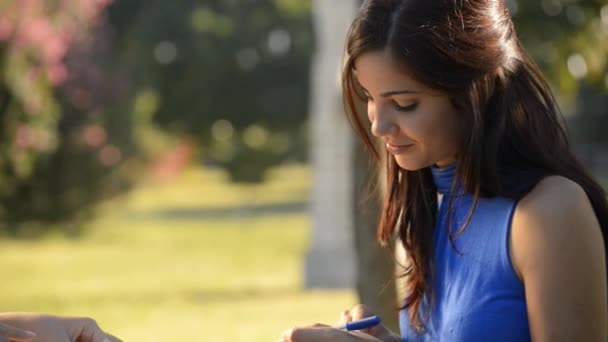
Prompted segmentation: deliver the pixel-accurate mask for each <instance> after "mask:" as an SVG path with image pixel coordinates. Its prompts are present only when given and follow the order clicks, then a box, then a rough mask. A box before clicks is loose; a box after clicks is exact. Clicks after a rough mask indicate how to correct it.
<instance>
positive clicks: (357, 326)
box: [278, 316, 380, 342]
mask: <svg viewBox="0 0 608 342" xmlns="http://www.w3.org/2000/svg"><path fill="white" fill-rule="evenodd" d="M378 324H380V317H379V316H371V317H366V318H364V319H360V320H358V321H353V322H348V323H346V324H342V325H338V326H336V327H334V328H336V329H340V330H346V331H353V330H363V329H367V328H371V327H373V326H376V325H378ZM278 342H285V341H283V340H279V341H278Z"/></svg>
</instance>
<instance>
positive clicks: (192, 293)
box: [16, 287, 302, 310]
mask: <svg viewBox="0 0 608 342" xmlns="http://www.w3.org/2000/svg"><path fill="white" fill-rule="evenodd" d="M301 294H302V290H300V289H297V288H294V287H268V288H256V287H250V288H232V289H230V288H225V289H220V288H217V289H181V290H176V291H162V290H158V289H155V290H149V291H139V292H133V291H112V292H110V293H104V294H91V293H79V294H72V295H70V296H69V297H68V298H66V297H64V296H31V295H30V296H29V297H28V301H30V302H31V301H32V300H35V302H36V303H37V305H38V306H39V307H43V308H47V307H48V308H62V307H69V306H71V305H73V304H74V303H75V302H86V303H87V304H88V305H94V306H107V305H115V303H120V305H123V306H124V305H153V306H156V305H164V303H173V302H175V301H176V300H177V301H183V302H187V303H191V304H193V305H199V304H200V305H210V304H228V303H232V302H241V301H246V300H269V301H272V300H277V299H281V298H291V297H294V296H298V295H301ZM16 309H17V310H18V309H22V308H16Z"/></svg>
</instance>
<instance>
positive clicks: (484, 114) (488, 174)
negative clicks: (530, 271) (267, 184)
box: [342, 0, 608, 331]
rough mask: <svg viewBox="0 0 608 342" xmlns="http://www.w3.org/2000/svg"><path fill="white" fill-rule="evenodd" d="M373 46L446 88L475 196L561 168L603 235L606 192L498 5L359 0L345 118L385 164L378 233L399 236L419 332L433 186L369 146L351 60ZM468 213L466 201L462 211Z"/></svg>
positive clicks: (524, 187)
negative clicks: (461, 129)
mask: <svg viewBox="0 0 608 342" xmlns="http://www.w3.org/2000/svg"><path fill="white" fill-rule="evenodd" d="M380 50H382V51H383V50H386V51H389V52H390V53H391V54H392V56H393V57H394V58H395V59H396V60H397V61H399V62H400V63H401V64H402V65H403V67H405V68H406V70H407V71H408V72H409V74H410V75H411V76H412V77H414V78H415V79H416V80H418V81H419V82H421V83H422V84H424V85H426V86H428V87H429V88H431V89H436V90H440V91H443V92H445V93H447V94H449V95H450V98H451V101H452V103H453V105H454V106H455V107H456V108H457V109H458V111H459V112H460V113H461V114H462V120H466V121H465V123H466V125H465V126H466V127H467V129H469V130H470V131H468V132H466V134H465V135H464V136H465V139H464V141H463V143H462V146H460V149H459V151H460V153H459V155H458V167H457V171H456V179H457V180H458V181H459V182H460V183H461V184H462V186H463V188H464V190H466V191H467V192H469V193H472V194H474V198H475V200H474V203H477V200H478V199H479V197H480V196H482V197H492V196H504V197H509V198H514V199H519V198H521V197H522V196H524V195H525V194H527V193H528V192H529V191H530V190H531V189H532V188H533V187H534V186H535V185H536V184H537V183H538V182H539V181H540V180H541V179H542V178H544V177H546V176H550V175H561V176H563V177H566V178H569V179H571V180H572V181H574V182H576V183H578V184H579V185H580V186H581V187H582V188H583V189H584V191H585V192H586V194H587V196H588V197H589V199H590V201H591V204H592V206H593V209H594V211H595V214H596V215H597V218H598V220H599V223H600V226H601V229H602V235H603V237H604V242H606V241H607V236H606V235H607V233H608V203H607V201H606V193H605V191H604V190H603V189H602V188H601V186H599V185H598V183H597V182H595V181H594V180H593V179H592V177H591V176H590V175H589V173H588V172H587V171H586V170H585V169H584V168H583V166H582V165H581V163H580V162H579V161H578V160H577V159H576V157H575V156H574V154H573V153H572V152H571V150H570V146H569V142H568V138H567V133H566V130H565V125H564V122H563V120H562V119H561V118H562V117H561V114H560V112H559V108H558V107H557V104H556V101H555V99H554V97H553V94H552V93H551V90H550V88H549V86H548V85H547V83H546V81H545V80H544V78H543V76H542V75H541V72H540V71H539V68H538V67H537V65H536V64H535V63H534V61H533V60H532V59H531V58H530V56H529V55H528V54H527V52H526V51H525V49H524V48H523V47H522V45H521V43H520V41H519V40H518V38H517V36H516V34H515V30H514V28H513V22H512V20H511V17H510V14H509V12H508V9H507V8H506V7H505V5H504V2H503V1H501V0H368V1H366V2H365V3H364V4H363V6H362V7H361V9H360V11H359V13H358V15H357V17H356V18H355V20H354V22H353V23H352V26H351V28H350V31H349V33H348V37H347V43H346V51H345V64H344V70H343V74H342V86H343V97H344V103H345V107H346V111H347V115H348V118H349V121H350V122H351V124H352V125H353V127H354V128H355V130H356V131H357V132H358V133H359V135H360V136H361V138H362V139H363V141H364V143H365V144H366V145H367V147H368V149H369V150H370V151H371V152H372V156H374V157H375V159H376V160H378V161H382V162H381V163H379V164H381V165H380V166H381V167H383V168H384V167H385V171H386V172H385V173H384V174H385V176H386V179H383V180H380V179H379V180H380V181H385V182H386V184H385V185H386V191H385V193H384V195H383V203H384V204H383V209H382V211H381V215H380V222H379V225H378V230H377V237H378V240H379V241H380V242H381V243H383V244H387V243H391V241H394V238H395V236H398V239H399V241H400V243H402V244H403V246H404V248H405V250H406V251H407V254H408V257H409V258H408V263H407V265H406V266H407V268H406V272H405V276H406V279H407V281H406V284H407V285H406V297H405V299H404V303H403V307H402V308H403V309H407V310H408V312H409V317H410V321H411V322H412V323H413V325H414V326H415V327H416V328H417V329H418V330H419V331H420V330H422V329H423V328H424V321H425V320H426V318H428V314H429V312H428V310H427V312H426V313H425V314H422V312H421V311H422V310H421V308H422V307H421V303H422V301H423V298H424V297H425V295H429V296H430V297H431V299H432V287H431V285H430V284H431V279H432V272H431V270H432V265H431V262H432V260H431V257H430V256H431V248H432V246H431V242H432V236H433V230H434V226H435V216H436V213H437V193H436V187H435V185H434V183H433V179H432V175H431V172H430V169H429V168H428V167H427V168H424V169H421V170H416V171H408V170H403V169H401V168H400V167H399V166H398V165H397V164H396V162H395V160H394V158H393V157H391V156H390V155H388V153H387V152H386V151H383V152H379V151H378V149H377V148H376V147H375V141H374V139H373V138H372V137H371V136H370V133H369V123H368V121H367V119H365V117H366V116H365V115H363V113H360V112H361V111H358V110H357V108H361V101H363V96H362V95H361V92H360V88H359V84H358V81H357V79H356V76H355V73H354V71H355V67H354V63H355V61H356V59H357V58H358V57H359V56H361V54H364V53H366V52H370V51H380ZM384 162H385V163H386V165H384ZM451 203H452V200H451V199H450V205H449V208H451ZM474 210H475V204H474V206H473V209H472V211H471V213H470V214H469V218H470V217H471V215H472V212H473V211H474ZM448 213H449V210H448ZM448 217H449V214H448ZM465 228H466V224H465V225H463V226H462V227H461V229H460V230H459V231H462V230H463V229H465ZM429 310H430V306H429Z"/></svg>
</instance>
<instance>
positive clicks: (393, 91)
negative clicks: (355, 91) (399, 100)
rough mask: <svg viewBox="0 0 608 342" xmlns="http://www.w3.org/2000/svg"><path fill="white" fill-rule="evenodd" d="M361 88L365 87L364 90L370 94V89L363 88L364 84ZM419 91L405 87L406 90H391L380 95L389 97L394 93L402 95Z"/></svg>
mask: <svg viewBox="0 0 608 342" xmlns="http://www.w3.org/2000/svg"><path fill="white" fill-rule="evenodd" d="M361 88H362V89H363V91H364V92H366V93H368V94H369V91H367V89H365V88H363V86H361ZM418 93H419V92H418V91H415V90H409V89H404V90H391V91H387V92H384V93H382V94H380V96H382V97H389V96H393V95H401V94H418Z"/></svg>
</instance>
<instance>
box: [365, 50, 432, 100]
mask: <svg viewBox="0 0 608 342" xmlns="http://www.w3.org/2000/svg"><path fill="white" fill-rule="evenodd" d="M354 64H355V70H354V74H355V76H356V78H357V79H358V80H359V83H361V85H362V86H363V87H365V88H366V89H367V90H369V91H372V89H374V90H373V91H383V90H392V88H395V87H399V88H403V87H407V88H412V89H416V90H419V91H420V90H422V89H423V88H425V87H424V86H423V85H422V84H421V83H419V82H418V81H416V80H415V79H414V77H412V76H411V75H410V73H408V71H407V68H406V67H405V66H404V65H402V64H401V63H399V62H398V61H397V60H396V59H395V58H394V57H393V56H392V54H391V53H390V52H388V51H386V50H383V51H370V52H365V53H363V54H362V55H361V56H359V57H357V59H356V60H355V63H354ZM389 88H391V89H389Z"/></svg>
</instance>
